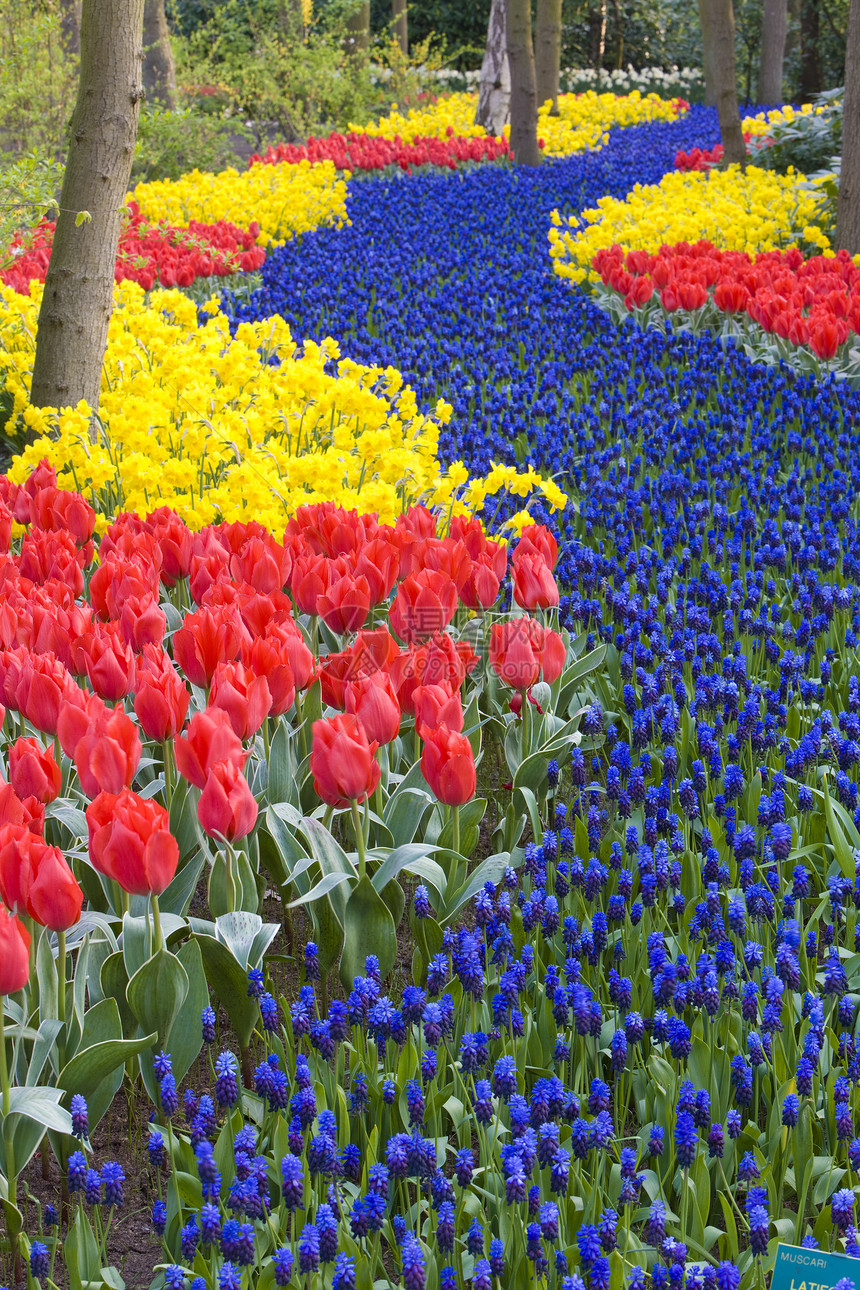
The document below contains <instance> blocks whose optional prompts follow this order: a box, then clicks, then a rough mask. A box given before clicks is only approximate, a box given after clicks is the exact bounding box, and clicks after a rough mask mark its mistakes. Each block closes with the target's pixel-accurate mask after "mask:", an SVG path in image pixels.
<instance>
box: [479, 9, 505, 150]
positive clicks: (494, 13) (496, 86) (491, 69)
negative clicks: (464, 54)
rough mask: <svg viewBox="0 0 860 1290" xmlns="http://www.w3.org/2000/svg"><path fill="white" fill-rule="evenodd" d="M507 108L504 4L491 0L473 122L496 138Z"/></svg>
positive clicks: (503, 123)
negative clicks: (476, 107)
mask: <svg viewBox="0 0 860 1290" xmlns="http://www.w3.org/2000/svg"><path fill="white" fill-rule="evenodd" d="M510 108H511V67H510V63H509V62H508V40H507V33H506V25H505V0H493V3H492V6H491V8H490V21H489V24H488V26H487V45H486V48H485V49H484V59H483V62H482V63H481V79H480V82H479V85H478V110H477V112H476V113H475V122H476V124H477V125H480V126H483V127H484V129H485V130H486V131H487V133H488V134H496V135H499V134H501V133H502V127H503V126H504V125H506V123H507V120H508V114H509V112H510Z"/></svg>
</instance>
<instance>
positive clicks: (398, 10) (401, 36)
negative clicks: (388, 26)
mask: <svg viewBox="0 0 860 1290" xmlns="http://www.w3.org/2000/svg"><path fill="white" fill-rule="evenodd" d="M391 14H392V17H393V19H394V23H393V27H392V30H393V32H394V39H395V40H396V41H397V43H398V45H399V46H400V52H401V54H404V55H406V56H407V57H408V55H409V26H408V20H407V17H406V0H391Z"/></svg>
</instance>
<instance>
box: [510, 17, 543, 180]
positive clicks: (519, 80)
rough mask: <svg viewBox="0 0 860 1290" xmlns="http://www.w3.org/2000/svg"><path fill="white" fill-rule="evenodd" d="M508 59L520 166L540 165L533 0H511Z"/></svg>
mask: <svg viewBox="0 0 860 1290" xmlns="http://www.w3.org/2000/svg"><path fill="white" fill-rule="evenodd" d="M506 30H507V41H508V61H509V62H510V65H511V148H512V150H513V154H514V162H515V163H516V164H517V165H518V166H537V165H539V163H540V149H539V148H538V141H537V116H538V99H537V78H536V76H535V53H534V47H533V45H532V7H531V3H530V0H507V23H506Z"/></svg>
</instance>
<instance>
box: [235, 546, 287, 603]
mask: <svg viewBox="0 0 860 1290" xmlns="http://www.w3.org/2000/svg"><path fill="white" fill-rule="evenodd" d="M292 564H293V555H292V551H291V550H289V549H288V548H285V547H284V546H282V545H281V543H280V542H276V541H275V540H274V538H272V537H269V536H268V534H267V535H266V536H265V537H252V538H249V539H248V540H247V541H246V542H245V543H244V545H243V546H242V548H241V549H240V551H239V554H238V555H234V556H232V557H231V559H230V572H231V573H232V575H233V577H234V578H235V579H236V581H237V582H245V583H247V584H248V586H250V587H253V588H254V590H255V591H259V592H261V593H262V594H263V595H269V594H270V593H271V592H273V591H280V590H281V588H283V587H285V586H286V585H287V583H288V581H289V577H290V573H291V570H292Z"/></svg>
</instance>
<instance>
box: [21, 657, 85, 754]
mask: <svg viewBox="0 0 860 1290" xmlns="http://www.w3.org/2000/svg"><path fill="white" fill-rule="evenodd" d="M11 662H12V660H8V659H7V664H9V663H11ZM70 682H71V677H70V676H69V674H68V672H67V671H66V669H65V668H64V667H63V665H62V663H60V662H59V660H58V659H55V658H52V657H51V656H50V654H32V655H29V656H27V657H25V658H24V660H23V662H21V665H20V673H19V675H18V680H17V685H16V690H15V702H16V704H17V706H18V709H19V711H20V712H23V714H24V716H25V717H26V718H27V720H28V721H29V722H30V724H31V725H32V726H35V727H36V729H37V730H41V731H43V732H44V733H45V734H47V735H55V734H56V733H57V720H58V718H59V715H60V708H61V706H62V703H63V699H64V697H65V695H66V693H67V692H68V688H69V683H70Z"/></svg>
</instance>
